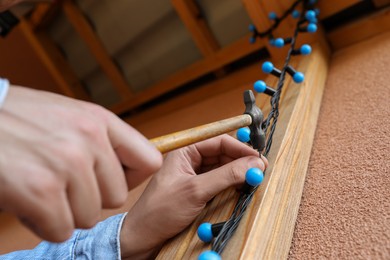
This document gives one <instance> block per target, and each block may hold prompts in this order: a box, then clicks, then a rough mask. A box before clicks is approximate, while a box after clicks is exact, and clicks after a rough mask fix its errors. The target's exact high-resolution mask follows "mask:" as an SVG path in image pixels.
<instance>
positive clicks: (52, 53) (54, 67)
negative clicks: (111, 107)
mask: <svg viewBox="0 0 390 260" xmlns="http://www.w3.org/2000/svg"><path fill="white" fill-rule="evenodd" d="M19 26H20V28H21V30H22V31H23V33H24V35H25V36H26V39H27V40H28V41H29V43H30V45H31V46H32V48H34V50H35V52H36V53H37V55H38V56H39V57H40V59H41V60H42V62H43V64H45V66H46V68H47V70H48V71H49V73H50V74H51V75H52V76H53V78H54V79H55V81H56V82H57V86H58V87H59V88H60V89H61V91H62V93H63V94H64V95H66V96H69V97H73V98H79V99H84V100H88V99H89V98H88V95H87V94H86V93H85V91H84V90H83V88H82V86H81V85H80V83H79V81H78V79H77V78H76V76H75V75H74V74H73V72H72V70H71V69H70V67H69V65H68V64H67V62H66V61H65V60H64V58H63V57H62V55H61V54H60V53H59V51H58V50H57V49H56V48H55V46H54V44H53V43H52V42H50V40H49V39H48V38H47V37H45V36H44V32H39V33H34V32H33V31H32V29H31V26H30V25H29V23H28V22H27V21H26V20H25V19H24V18H22V19H21V20H20V25H19Z"/></svg>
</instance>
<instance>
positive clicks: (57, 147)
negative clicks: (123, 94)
mask: <svg viewBox="0 0 390 260" xmlns="http://www.w3.org/2000/svg"><path fill="white" fill-rule="evenodd" d="M0 147H1V149H0V208H2V209H3V210H5V211H9V212H12V213H14V214H16V215H17V216H18V217H19V218H20V219H21V220H22V221H23V222H24V223H25V224H26V225H28V226H29V227H30V228H32V229H33V231H35V232H36V233H37V234H38V235H39V236H41V237H42V238H43V239H45V240H49V241H55V242H60V241H64V240H65V239H67V238H68V237H69V236H70V235H71V234H72V232H73V229H74V228H75V227H76V228H90V227H92V226H93V225H94V224H96V222H97V221H98V220H99V217H100V211H101V209H102V207H104V208H112V207H118V206H121V205H122V204H123V203H124V202H125V200H126V198H127V191H128V189H132V188H134V187H135V186H137V185H138V184H140V183H141V182H142V181H143V180H145V179H146V178H147V177H148V176H150V175H151V174H152V173H154V172H155V171H157V170H158V169H159V168H160V166H161V164H162V156H161V154H160V153H159V152H158V151H157V150H156V149H155V148H154V147H153V146H152V145H151V144H150V143H149V141H148V140H147V139H145V138H144V137H143V136H142V135H141V134H139V133H138V132H137V131H136V130H134V129H133V128H131V127H130V126H129V125H127V124H126V123H124V122H123V121H121V120H120V119H119V118H118V117H116V116H115V115H114V114H112V113H111V112H109V111H107V110H105V109H104V108H102V107H100V106H97V105H94V104H90V103H87V102H83V101H78V100H74V99H70V98H66V97H63V96H60V95H56V94H52V93H48V92H44V91H35V90H31V89H27V88H22V87H11V88H10V90H9V94H8V96H7V98H6V100H5V103H4V106H3V107H2V109H1V110H0Z"/></svg>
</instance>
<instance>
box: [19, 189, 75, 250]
mask: <svg viewBox="0 0 390 260" xmlns="http://www.w3.org/2000/svg"><path fill="white" fill-rule="evenodd" d="M29 206H30V208H31V207H33V208H35V209H36V210H34V211H31V210H29V211H28V212H23V213H22V215H21V216H20V217H19V219H20V220H21V222H22V223H23V224H24V225H25V226H27V227H28V228H29V229H30V230H32V231H33V232H34V233H35V234H36V235H38V236H39V237H41V238H42V239H44V240H47V241H50V242H56V243H59V242H64V241H65V240H67V239H68V238H69V237H70V236H71V235H72V233H73V231H74V228H75V225H74V221H73V216H72V211H71V209H70V207H69V203H68V200H67V196H66V193H65V192H61V193H60V194H58V196H57V194H50V200H49V201H48V200H46V201H41V202H39V203H34V202H32V204H30V205H29Z"/></svg>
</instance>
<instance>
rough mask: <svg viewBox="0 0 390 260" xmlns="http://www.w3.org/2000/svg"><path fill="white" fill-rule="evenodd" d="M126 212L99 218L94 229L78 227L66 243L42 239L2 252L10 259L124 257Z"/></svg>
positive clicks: (3, 257)
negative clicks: (28, 246)
mask: <svg viewBox="0 0 390 260" xmlns="http://www.w3.org/2000/svg"><path fill="white" fill-rule="evenodd" d="M125 216H126V213H125V214H119V215H116V216H112V217H110V218H107V219H106V220H104V221H102V222H99V223H98V224H97V225H96V226H95V227H93V228H92V229H84V230H82V229H77V230H76V231H75V232H74V233H73V235H72V237H71V238H70V239H68V240H67V241H65V242H63V243H50V242H46V241H44V242H42V243H40V244H39V245H38V246H37V247H36V248H34V249H32V250H22V251H16V252H12V253H9V254H6V255H2V256H0V260H8V259H26V260H27V259H29V260H30V259H61V260H62V259H77V260H79V259H97V260H99V259H105V260H106V259H121V251H120V241H119V237H120V231H121V228H122V223H123V220H124V218H125Z"/></svg>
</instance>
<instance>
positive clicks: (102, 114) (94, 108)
mask: <svg viewBox="0 0 390 260" xmlns="http://www.w3.org/2000/svg"><path fill="white" fill-rule="evenodd" d="M86 109H87V111H89V112H90V113H91V114H92V115H94V116H95V117H98V118H99V119H100V120H104V121H106V120H108V117H109V115H110V113H111V112H110V111H108V110H107V109H105V108H104V107H102V106H100V105H98V104H93V103H86Z"/></svg>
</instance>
